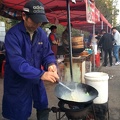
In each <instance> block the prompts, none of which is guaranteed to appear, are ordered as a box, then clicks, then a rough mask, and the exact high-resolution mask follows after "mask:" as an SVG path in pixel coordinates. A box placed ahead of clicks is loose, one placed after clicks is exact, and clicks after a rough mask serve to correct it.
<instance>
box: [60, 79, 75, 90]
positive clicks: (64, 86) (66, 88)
mask: <svg viewBox="0 0 120 120" xmlns="http://www.w3.org/2000/svg"><path fill="white" fill-rule="evenodd" d="M58 83H59V84H60V85H62V86H63V87H65V88H66V89H68V90H69V91H71V92H73V90H72V89H70V88H69V87H68V86H66V85H65V84H63V83H62V82H60V81H58Z"/></svg>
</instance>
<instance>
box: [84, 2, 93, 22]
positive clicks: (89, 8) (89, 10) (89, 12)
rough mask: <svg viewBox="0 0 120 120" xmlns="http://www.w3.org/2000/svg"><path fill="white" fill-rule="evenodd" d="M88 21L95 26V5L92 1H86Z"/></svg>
mask: <svg viewBox="0 0 120 120" xmlns="http://www.w3.org/2000/svg"><path fill="white" fill-rule="evenodd" d="M86 20H87V22H88V23H94V24H95V4H94V3H93V2H92V1H91V0H86Z"/></svg>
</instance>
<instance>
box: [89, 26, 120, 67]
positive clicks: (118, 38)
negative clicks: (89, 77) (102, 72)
mask: <svg viewBox="0 0 120 120" xmlns="http://www.w3.org/2000/svg"><path fill="white" fill-rule="evenodd" d="M111 32H112V33H107V32H106V31H105V30H104V29H102V30H101V31H100V33H99V32H95V35H94V38H95V39H94V41H95V42H96V44H97V45H98V48H100V50H101V52H102V53H103V56H101V57H103V60H104V62H103V66H107V65H108V55H109V64H110V66H112V65H113V64H114V65H120V59H119V49H120V33H119V32H118V30H117V29H116V27H113V28H112V29H111ZM89 38H90V39H89V42H88V46H90V45H91V43H92V42H93V40H92V39H93V36H92V35H91V34H90V37H89ZM112 56H114V58H115V61H113V58H112Z"/></svg>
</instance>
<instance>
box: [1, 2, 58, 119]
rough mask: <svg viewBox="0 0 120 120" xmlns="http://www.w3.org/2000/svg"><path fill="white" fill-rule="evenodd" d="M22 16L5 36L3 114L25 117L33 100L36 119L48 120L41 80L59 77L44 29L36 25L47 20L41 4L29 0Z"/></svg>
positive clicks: (28, 113) (46, 101)
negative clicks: (42, 67) (21, 19)
mask: <svg viewBox="0 0 120 120" xmlns="http://www.w3.org/2000/svg"><path fill="white" fill-rule="evenodd" d="M22 18H23V21H21V22H20V23H18V24H17V25H15V26H14V27H12V28H11V29H10V30H9V31H8V32H7V34H6V37H5V49H6V65H5V75H4V94H3V102H2V115H3V117H5V118H7V119H10V120H27V119H28V118H29V116H30V115H31V110H32V100H33V102H34V103H33V106H34V108H36V110H37V120H48V114H49V111H48V100H47V95H46V90H45V87H44V84H43V81H50V82H53V83H54V82H56V80H57V79H59V77H58V74H57V68H56V60H55V56H54V53H53V52H52V50H51V46H50V44H49V41H48V38H47V36H46V33H45V32H44V31H43V30H42V28H40V27H39V26H40V25H41V23H42V22H48V20H47V18H46V16H45V11H44V7H43V4H42V3H41V2H39V1H37V0H34V1H29V2H28V3H26V4H25V6H24V8H23V12H22ZM41 65H42V66H44V70H42V69H41V68H40V67H41ZM53 71H54V72H53Z"/></svg>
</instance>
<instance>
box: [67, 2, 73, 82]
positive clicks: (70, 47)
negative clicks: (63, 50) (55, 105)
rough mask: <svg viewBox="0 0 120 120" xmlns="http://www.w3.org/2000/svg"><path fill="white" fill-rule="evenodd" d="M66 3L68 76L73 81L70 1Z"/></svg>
mask: <svg viewBox="0 0 120 120" xmlns="http://www.w3.org/2000/svg"><path fill="white" fill-rule="evenodd" d="M66 3H67V18H68V19H67V20H68V34H69V60H70V75H71V81H73V70H72V42H71V21H70V1H69V0H66Z"/></svg>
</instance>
